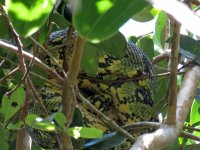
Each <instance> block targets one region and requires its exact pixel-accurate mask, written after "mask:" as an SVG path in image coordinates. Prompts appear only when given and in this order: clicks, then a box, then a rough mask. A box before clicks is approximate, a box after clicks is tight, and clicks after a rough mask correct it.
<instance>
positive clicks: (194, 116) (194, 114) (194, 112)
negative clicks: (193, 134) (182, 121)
mask: <svg viewBox="0 0 200 150" xmlns="http://www.w3.org/2000/svg"><path fill="white" fill-rule="evenodd" d="M199 108H200V103H199V102H198V101H196V100H194V101H193V103H192V107H191V110H190V124H191V125H193V124H194V123H197V122H199V121H200V120H199V118H200V112H199Z"/></svg>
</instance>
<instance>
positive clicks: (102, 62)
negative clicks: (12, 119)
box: [27, 30, 155, 149]
mask: <svg viewBox="0 0 200 150" xmlns="http://www.w3.org/2000/svg"><path fill="white" fill-rule="evenodd" d="M66 33H67V31H65V30H62V31H57V32H54V33H52V34H51V36H50V45H59V44H62V43H63V42H66V41H67V42H70V41H69V40H72V42H71V43H72V44H71V45H69V44H68V46H67V47H63V48H60V49H58V50H57V51H52V52H51V53H52V55H53V56H54V57H56V58H57V59H58V60H59V62H60V63H61V64H62V63H63V60H64V59H70V56H71V53H72V51H71V50H72V47H73V40H74V39H66V36H67V35H66ZM75 36H76V35H75V34H74V38H75ZM72 37H73V36H72ZM58 39H59V40H58ZM43 59H44V60H45V63H46V64H47V65H49V66H50V67H52V68H54V69H56V70H57V71H58V72H59V69H58V68H57V67H56V66H55V65H54V64H53V61H52V60H51V58H50V57H48V56H46V55H45V56H44V58H43ZM67 61H68V60H67ZM59 73H60V72H59ZM80 75H81V76H80V77H79V78H78V87H79V89H80V90H81V91H82V92H83V93H84V94H85V96H86V98H87V99H88V100H90V101H91V103H92V104H93V105H94V106H95V107H96V108H97V109H99V110H101V111H102V112H103V113H104V114H105V115H106V116H108V117H110V118H111V119H113V120H114V121H115V122H117V123H118V124H119V125H120V126H122V125H125V124H129V123H134V122H140V121H149V120H151V119H152V118H153V117H154V111H153V104H154V102H153V99H154V91H155V79H154V78H146V79H140V80H132V81H131V80H127V81H126V80H124V79H130V78H134V77H140V76H142V75H153V71H152V65H151V63H150V61H149V59H148V57H147V56H146V54H145V53H144V52H143V51H142V50H141V49H140V48H138V47H137V46H136V45H135V44H133V43H132V42H130V41H128V42H127V51H126V52H125V55H124V56H123V57H121V58H117V57H115V56H113V55H111V54H109V53H106V52H104V51H99V66H98V70H97V74H96V75H95V76H91V75H89V74H86V73H82V72H80ZM90 77H91V78H90ZM95 79H97V80H95ZM50 80H51V79H50ZM118 80H119V81H120V80H121V82H115V83H114V84H106V82H107V83H109V82H112V81H118ZM52 81H53V79H52ZM100 81H105V82H100ZM38 91H39V94H40V96H41V98H42V99H43V101H44V105H45V106H46V107H47V111H48V113H49V114H51V113H54V112H56V111H58V109H59V108H60V104H61V93H60V89H58V88H56V87H53V86H52V85H49V84H48V83H46V84H45V85H44V86H43V87H41V88H39V89H38ZM79 109H80V111H81V113H82V115H83V119H84V121H85V124H86V126H89V127H95V128H98V129H101V130H103V131H105V132H107V131H109V129H108V128H107V127H106V125H105V124H104V123H103V122H101V121H100V120H99V119H98V117H96V116H95V115H94V114H93V113H92V112H91V111H90V110H89V109H88V108H86V107H85V106H84V105H83V104H82V103H79ZM29 113H34V114H38V115H40V116H41V117H44V115H43V114H44V113H43V112H42V110H41V108H40V106H39V105H38V104H34V106H33V107H31V109H29ZM27 131H28V133H29V135H30V136H31V138H32V139H33V140H34V141H35V142H36V143H37V144H38V145H39V146H41V147H43V148H46V149H56V147H57V142H56V139H55V135H54V134H53V133H48V132H44V131H40V130H36V129H32V128H30V127H29V128H28V130H27Z"/></svg>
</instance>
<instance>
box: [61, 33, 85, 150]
mask: <svg viewBox="0 0 200 150" xmlns="http://www.w3.org/2000/svg"><path fill="white" fill-rule="evenodd" d="M84 44H85V41H84V40H83V39H82V38H81V37H79V36H78V37H77V39H76V42H75V47H74V50H73V55H72V61H71V64H69V65H70V67H69V71H68V75H67V78H65V80H64V84H63V88H62V89H63V94H62V106H63V109H62V112H63V114H64V115H65V117H66V119H67V121H68V122H67V125H66V126H67V127H69V125H70V124H71V122H72V120H73V115H74V110H75V107H76V96H75V93H74V86H75V84H76V80H77V77H78V73H79V70H80V64H81V58H82V54H83V50H84ZM60 142H61V145H62V149H63V150H72V149H73V146H72V143H71V139H70V137H69V135H68V134H66V132H60Z"/></svg>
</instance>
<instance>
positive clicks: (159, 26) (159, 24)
mask: <svg viewBox="0 0 200 150" xmlns="http://www.w3.org/2000/svg"><path fill="white" fill-rule="evenodd" d="M166 23H167V15H166V14H165V13H164V12H160V13H159V15H158V17H157V20H156V25H155V34H154V36H153V39H154V43H155V44H157V45H158V46H159V47H160V48H161V49H164V43H165V28H166Z"/></svg>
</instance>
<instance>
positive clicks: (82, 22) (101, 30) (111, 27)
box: [72, 0, 148, 43]
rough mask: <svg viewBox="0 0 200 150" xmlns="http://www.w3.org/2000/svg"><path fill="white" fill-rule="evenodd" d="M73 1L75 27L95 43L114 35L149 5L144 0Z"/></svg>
mask: <svg viewBox="0 0 200 150" xmlns="http://www.w3.org/2000/svg"><path fill="white" fill-rule="evenodd" d="M72 3H73V18H72V21H73V25H74V27H75V28H76V30H77V31H78V32H79V34H80V35H81V36H83V37H84V38H86V39H87V40H89V41H92V42H95V43H97V42H100V41H102V40H105V39H107V38H109V37H111V36H113V35H114V34H115V33H117V31H118V29H119V27H120V26H122V25H123V24H124V23H125V22H126V21H127V20H128V19H129V18H130V17H131V16H133V15H134V14H136V13H138V12H139V11H140V10H142V9H143V8H144V7H146V6H147V5H148V3H147V2H146V1H144V0H140V1H138V0H131V1H130V0H123V1H122V0H115V1H113V0H74V1H72ZM88 16H89V17H88Z"/></svg>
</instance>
